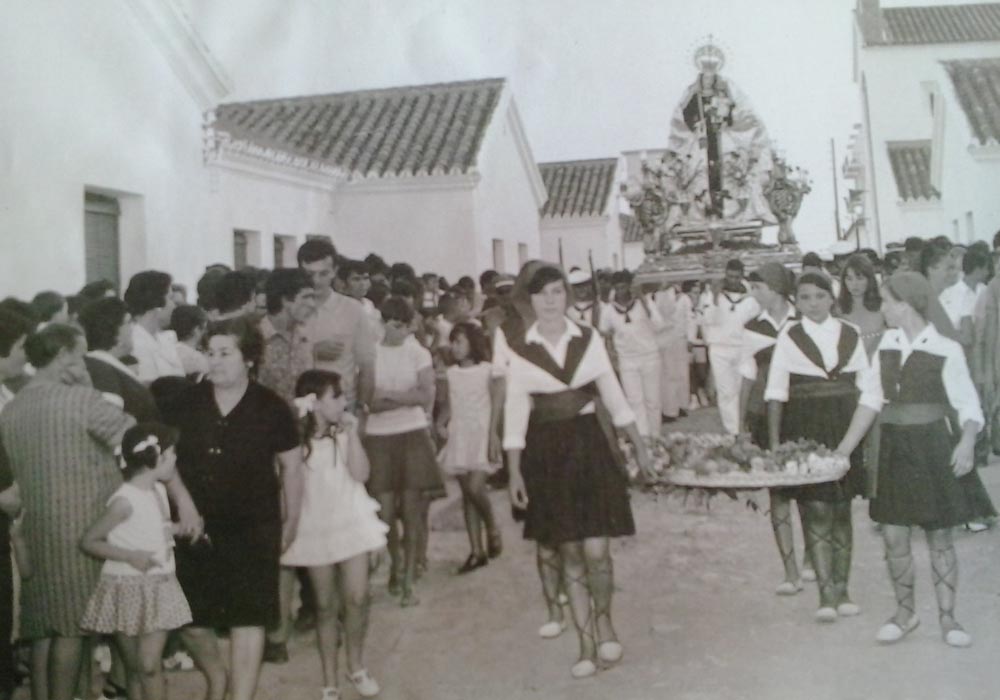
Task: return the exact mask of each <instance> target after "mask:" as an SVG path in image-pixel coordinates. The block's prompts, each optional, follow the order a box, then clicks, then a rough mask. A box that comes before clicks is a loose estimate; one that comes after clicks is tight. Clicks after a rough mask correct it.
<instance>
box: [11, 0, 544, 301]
mask: <svg viewBox="0 0 1000 700" xmlns="http://www.w3.org/2000/svg"><path fill="white" fill-rule="evenodd" d="M180 8H181V5H180V4H179V3H178V2H176V1H175V0H93V1H92V2H87V3H57V2H50V1H40V2H24V3H7V4H5V5H4V7H3V11H2V13H0V55H2V57H3V59H4V60H2V61H0V81H2V84H3V85H4V87H5V89H6V91H7V99H5V101H4V108H3V109H2V110H0V230H2V231H3V254H2V255H0V280H2V283H0V297H2V296H6V295H8V294H13V295H17V296H21V297H30V296H31V295H32V294H34V293H35V292H37V291H39V290H41V289H55V290H58V291H60V292H64V293H73V292H75V291H76V290H78V289H79V288H80V287H81V286H82V285H83V284H84V283H85V282H87V281H90V280H94V279H99V278H107V279H109V280H111V281H113V282H115V283H116V284H119V285H120V284H123V283H125V282H127V280H128V278H129V277H130V276H131V275H132V274H134V273H135V272H137V271H139V270H142V269H148V268H155V269H161V270H166V271H169V272H171V273H172V274H173V275H174V276H175V278H177V279H178V280H179V281H181V282H185V283H187V284H189V285H190V284H193V283H194V282H195V281H196V280H197V278H198V277H199V276H200V274H201V273H202V272H203V271H204V268H205V266H206V265H207V264H209V263H213V262H221V263H227V264H230V265H233V264H236V265H237V266H238V265H240V264H244V263H246V264H255V265H261V266H264V267H271V266H273V265H291V264H294V259H295V258H294V256H295V250H296V248H297V246H298V245H299V244H300V243H302V242H303V241H304V240H305V239H306V237H307V236H310V235H323V236H329V237H330V238H331V239H332V240H333V241H334V243H335V244H336V245H337V247H338V248H339V249H340V250H341V251H342V252H343V253H344V254H346V255H349V256H364V255H365V254H367V253H369V252H376V253H379V254H380V255H382V256H383V257H385V258H386V259H387V260H389V261H390V262H395V261H406V262H409V263H411V264H413V265H414V266H415V267H416V269H417V271H418V272H421V271H425V270H435V271H438V272H441V273H444V274H445V275H447V276H448V277H449V278H452V279H453V278H455V277H457V276H458V275H460V274H476V273H478V272H480V271H481V270H483V269H486V268H489V267H494V268H497V269H500V270H507V271H515V270H516V269H517V267H518V266H519V264H520V262H521V261H523V260H525V259H527V258H530V257H537V256H538V255H539V254H540V253H539V209H540V208H541V207H542V205H543V204H544V203H545V198H546V195H545V188H544V185H543V184H542V180H541V176H540V174H539V172H538V169H537V166H536V165H535V160H534V158H533V156H532V153H531V149H530V147H529V145H528V142H527V139H526V137H525V134H524V130H523V127H522V124H521V120H520V118H519V116H518V112H517V107H516V105H515V103H514V100H513V97H512V95H511V93H510V89H509V87H508V84H507V83H506V82H505V81H504V80H500V79H497V80H479V81H470V82H462V83H454V84H448V85H429V86H420V87H406V88H390V89H386V90H369V91H359V92H352V93H343V94H337V95H321V96H315V97H298V98H293V99H278V100H266V101H255V102H245V103H238V104H228V105H227V104H222V103H223V102H224V100H225V97H226V95H227V94H229V92H230V91H231V90H232V85H231V80H230V78H229V77H228V76H227V73H226V71H225V69H224V68H223V67H222V66H220V65H219V63H218V62H217V61H216V59H215V58H213V55H212V53H211V51H210V49H209V47H208V46H206V45H205V43H204V42H203V41H202V39H201V37H200V36H199V34H198V32H197V31H196V29H195V27H194V25H193V24H192V22H191V21H190V20H189V19H188V17H187V16H186V15H185V14H184V13H183V10H182V9H180Z"/></svg>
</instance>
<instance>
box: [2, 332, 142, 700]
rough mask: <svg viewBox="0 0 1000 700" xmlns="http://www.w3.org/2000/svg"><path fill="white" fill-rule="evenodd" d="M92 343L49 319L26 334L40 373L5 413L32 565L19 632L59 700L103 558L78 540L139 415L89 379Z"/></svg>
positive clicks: (72, 674)
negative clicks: (118, 449) (133, 415)
mask: <svg viewBox="0 0 1000 700" xmlns="http://www.w3.org/2000/svg"><path fill="white" fill-rule="evenodd" d="M86 348H87V344H86V341H85V340H84V339H83V334H82V333H81V332H80V331H79V330H77V329H76V328H73V327H71V326H64V325H61V324H50V325H48V326H46V327H45V328H44V329H42V330H41V331H39V332H37V333H35V334H33V335H31V336H29V337H28V339H27V341H25V351H26V353H27V357H28V360H29V361H30V362H31V364H32V365H34V367H35V376H34V377H33V378H32V380H31V382H30V383H29V384H28V385H27V386H26V387H25V388H24V389H22V390H21V391H20V392H19V393H18V394H17V396H16V397H14V400H13V401H11V402H10V403H9V404H8V405H7V406H6V408H4V411H3V416H2V417H0V432H2V439H3V443H4V447H5V448H6V450H7V455H8V457H9V458H10V464H11V469H12V471H13V472H14V476H15V479H16V481H17V484H18V486H19V487H20V489H21V497H22V498H23V501H24V506H25V514H24V526H23V532H24V538H25V542H26V545H27V551H28V556H29V560H30V562H31V569H32V575H31V576H30V577H29V578H26V579H24V581H23V585H22V589H21V637H22V638H23V639H27V640H30V641H31V642H32V653H33V655H35V663H33V664H32V678H31V685H32V692H33V693H36V694H37V695H36V697H40V698H52V699H53V700H70V699H71V698H72V697H73V692H74V689H75V686H76V680H77V674H78V672H79V670H80V663H81V654H82V651H83V636H82V635H83V633H82V632H81V630H80V627H79V622H80V618H81V617H82V616H83V612H84V610H85V609H86V605H87V601H88V599H89V598H90V594H91V592H92V591H93V590H94V586H95V585H96V584H97V579H98V576H99V574H100V566H101V565H100V562H99V561H97V560H96V559H92V558H91V557H89V556H87V555H86V554H84V553H83V552H82V551H81V550H80V548H79V546H78V543H79V542H80V538H81V537H82V536H83V534H84V532H85V531H86V529H87V528H88V527H89V526H90V523H91V522H93V521H94V520H95V519H96V518H97V516H98V515H99V514H100V512H101V510H102V508H103V506H104V503H105V501H106V499H107V498H108V496H110V495H111V493H112V492H113V491H114V490H115V489H116V488H117V487H118V485H119V484H120V483H121V474H120V472H119V469H118V466H117V464H116V462H115V457H114V453H113V450H114V448H115V447H116V446H117V445H118V444H119V443H120V441H121V437H122V434H123V433H124V432H125V430H126V429H127V428H128V427H129V426H130V425H132V423H133V422H134V421H133V420H132V418H131V417H130V416H128V415H127V414H126V413H124V412H123V411H122V410H121V409H120V408H118V407H116V406H114V405H113V404H111V403H110V402H108V401H106V400H105V399H104V398H103V397H102V396H101V394H100V393H99V392H97V391H95V390H94V389H92V388H91V387H90V386H88V384H89V383H90V381H89V377H88V376H87V369H86V366H85V365H84V359H83V358H84V353H85V352H86ZM67 465H73V468H71V469H70V468H67ZM46 660H47V661H46Z"/></svg>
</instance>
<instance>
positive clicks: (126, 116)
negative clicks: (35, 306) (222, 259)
mask: <svg viewBox="0 0 1000 700" xmlns="http://www.w3.org/2000/svg"><path fill="white" fill-rule="evenodd" d="M0 84H2V85H3V86H4V93H5V98H4V105H3V108H2V109H0V231H2V246H3V248H2V255H0V280H2V281H0V296H2V295H6V294H15V295H19V296H22V297H24V296H30V295H32V294H33V293H34V292H36V291H38V290H40V289H46V288H49V289H55V290H58V291H60V292H65V293H72V292H75V291H76V290H78V289H79V288H80V287H81V286H82V285H83V283H84V276H85V272H84V229H83V225H84V210H83V201H84V190H85V188H92V189H94V190H95V191H99V192H102V191H103V192H105V193H108V194H113V195H116V196H121V197H122V203H123V205H124V207H125V210H126V211H125V212H124V213H123V214H124V215H123V219H124V221H123V224H126V226H125V228H126V229H127V230H123V231H122V232H121V237H122V240H121V249H122V250H121V272H122V278H123V282H127V280H128V277H129V276H130V275H131V274H133V273H134V272H136V271H138V270H140V269H143V268H148V267H154V268H159V269H164V270H169V271H171V272H172V273H174V274H175V276H176V277H178V278H179V279H180V280H181V281H185V282H188V283H190V282H193V281H194V279H195V277H196V276H197V273H198V272H199V271H200V269H201V267H200V264H201V261H200V260H198V259H197V256H192V255H191V251H192V250H199V249H200V248H201V246H202V245H203V241H204V240H205V239H206V237H207V236H208V235H209V232H208V230H207V228H206V223H207V222H206V219H205V217H204V213H205V211H206V207H205V197H206V196H207V193H208V186H207V175H206V171H205V169H204V167H203V166H202V111H201V108H200V107H199V105H198V104H197V103H196V102H195V100H194V99H193V98H192V96H191V95H190V94H189V92H188V91H187V90H186V89H185V88H184V86H183V85H182V84H181V83H180V82H179V81H178V80H177V78H176V76H175V75H174V73H173V72H172V70H171V68H170V66H169V64H168V63H167V61H166V60H165V58H164V56H163V55H162V54H161V53H160V51H159V50H158V49H156V48H154V46H153V44H152V42H151V41H150V39H149V37H148V35H147V34H146V33H145V32H144V29H143V28H142V27H141V26H140V25H139V23H138V21H137V19H136V16H135V14H134V13H133V12H132V11H131V9H130V8H129V7H128V4H127V3H123V2H120V1H119V0H93V1H92V2H87V3H64V2H51V1H46V0H40V1H38V2H11V3H4V5H3V9H2V12H0Z"/></svg>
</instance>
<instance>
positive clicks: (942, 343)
mask: <svg viewBox="0 0 1000 700" xmlns="http://www.w3.org/2000/svg"><path fill="white" fill-rule="evenodd" d="M878 350H879V351H882V350H898V351H899V352H900V366H903V365H905V364H906V360H907V359H908V358H909V357H910V355H911V354H913V351H914V350H920V351H922V352H926V353H930V354H932V355H939V356H941V357H943V358H945V360H944V366H943V368H942V370H941V374H942V376H941V383H942V384H944V391H945V393H946V394H947V395H948V402H949V403H950V404H951V407H952V408H953V409H955V411H956V412H957V413H958V422H959V423H961V424H963V425H964V424H965V423H966V422H968V421H970V420H971V421H973V422H975V423H978V424H979V428H980V430H981V429H982V427H983V425H985V423H986V421H985V420H984V418H983V410H982V407H981V406H980V404H979V394H978V393H976V387H975V385H974V384H973V383H972V377H971V376H970V375H969V367H968V365H967V364H966V362H965V351H964V350H962V346H961V345H959V344H958V343H957V342H955V341H954V340H952V339H950V338H945V337H944V336H943V335H941V334H940V333H938V332H937V329H936V328H934V324H932V323H928V324H927V327H926V328H924V330H922V331H921V332H920V333H919V334H918V335H917V337H916V338H914V339H913V342H912V343H911V342H910V341H909V339H908V338H907V337H906V333H904V332H903V330H902V329H899V328H890V329H889V330H887V331H886V332H885V334H884V335H883V336H882V340H881V341H880V342H879V344H878ZM872 372H873V374H874V376H875V379H876V380H877V382H878V389H879V398H882V399H883V402H884V403H888V402H887V401H884V397H883V396H882V364H881V358H880V357H879V352H876V353H875V356H874V358H873V359H872Z"/></svg>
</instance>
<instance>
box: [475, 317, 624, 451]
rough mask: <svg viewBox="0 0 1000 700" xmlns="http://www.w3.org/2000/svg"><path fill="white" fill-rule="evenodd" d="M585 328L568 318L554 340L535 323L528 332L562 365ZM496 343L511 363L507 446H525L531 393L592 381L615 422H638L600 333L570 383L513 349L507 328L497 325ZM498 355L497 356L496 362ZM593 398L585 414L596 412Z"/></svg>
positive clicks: (594, 336)
mask: <svg viewBox="0 0 1000 700" xmlns="http://www.w3.org/2000/svg"><path fill="white" fill-rule="evenodd" d="M582 335H583V331H581V330H580V327H579V326H578V325H577V324H576V323H574V322H573V321H570V320H567V321H566V330H565V331H564V332H563V334H562V336H561V337H560V338H559V339H558V340H557V341H556V342H555V343H554V344H553V343H550V342H549V341H548V340H546V339H545V338H543V337H542V335H541V334H540V333H539V332H538V324H537V323H533V324H532V325H531V327H530V328H528V330H527V332H526V333H525V335H524V339H525V341H526V342H528V343H537V344H539V345H541V346H542V347H543V348H545V351H546V352H547V353H548V354H549V355H550V356H551V357H552V359H553V361H554V362H555V363H556V364H557V365H559V366H560V367H564V366H565V364H566V353H567V350H568V348H569V343H570V341H571V340H572V339H573V338H579V337H582ZM494 347H499V348H501V352H503V353H504V359H503V360H502V361H501V364H504V363H506V365H507V396H506V399H505V402H504V437H503V448H504V449H505V450H521V449H524V438H525V435H526V434H527V432H528V419H529V418H530V417H531V394H553V393H557V392H560V391H565V390H566V389H577V388H580V387H582V386H586V385H587V384H590V383H591V382H595V383H596V384H597V391H598V393H599V394H600V396H601V400H602V401H603V402H604V405H605V407H606V408H607V409H608V412H609V413H610V414H611V420H612V422H613V423H614V424H615V425H616V426H618V427H623V426H626V425H628V424H629V423H633V422H635V414H634V413H633V412H632V409H631V408H630V407H629V404H628V401H627V400H626V399H625V394H624V392H622V388H621V385H620V384H619V383H618V379H617V377H615V373H614V370H613V369H612V368H611V361H610V360H609V359H608V351H607V349H606V348H605V347H604V342H603V340H602V339H601V337H600V335H599V334H597V333H593V334H592V335H591V337H590V342H589V343H588V345H587V348H586V350H584V354H583V357H582V358H581V360H580V364H579V365H578V366H577V368H576V371H575V372H574V373H573V377H572V378H571V379H570V381H569V383H564V382H563V381H561V380H560V379H558V378H556V377H554V376H553V375H551V374H549V373H548V372H547V371H545V370H544V369H542V368H541V367H539V366H538V365H536V364H534V363H533V362H531V361H530V360H527V359H525V358H524V357H522V356H521V355H518V354H517V353H516V352H514V351H513V350H511V349H510V347H509V345H508V344H507V341H506V339H505V338H504V337H503V331H502V330H501V329H499V328H498V329H497V335H496V338H495V339H494ZM495 364H496V358H495V357H494V366H495ZM594 410H595V408H594V404H593V402H591V403H589V404H587V405H586V406H584V408H583V409H582V410H581V411H580V414H581V415H585V414H588V413H593V412H594Z"/></svg>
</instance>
